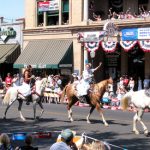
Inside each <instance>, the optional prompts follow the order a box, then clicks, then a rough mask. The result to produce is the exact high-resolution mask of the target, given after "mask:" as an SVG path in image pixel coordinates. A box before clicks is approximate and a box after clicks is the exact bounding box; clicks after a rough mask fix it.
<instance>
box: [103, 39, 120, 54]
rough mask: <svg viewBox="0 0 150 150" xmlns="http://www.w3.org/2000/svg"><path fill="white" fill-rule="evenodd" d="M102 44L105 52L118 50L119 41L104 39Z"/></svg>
mask: <svg viewBox="0 0 150 150" xmlns="http://www.w3.org/2000/svg"><path fill="white" fill-rule="evenodd" d="M101 45H102V48H103V50H104V51H105V52H108V53H112V52H114V51H115V50H116V47H117V42H114V41H107V42H105V41H102V42H101Z"/></svg>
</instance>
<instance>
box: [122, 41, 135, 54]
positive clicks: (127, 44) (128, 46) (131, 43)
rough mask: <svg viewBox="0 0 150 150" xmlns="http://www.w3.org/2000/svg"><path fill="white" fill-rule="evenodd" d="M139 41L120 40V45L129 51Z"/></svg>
mask: <svg viewBox="0 0 150 150" xmlns="http://www.w3.org/2000/svg"><path fill="white" fill-rule="evenodd" d="M136 43H137V41H120V45H121V47H122V48H123V49H124V50H125V51H126V52H128V51H129V50H131V49H132V48H133V47H134V46H135V44H136Z"/></svg>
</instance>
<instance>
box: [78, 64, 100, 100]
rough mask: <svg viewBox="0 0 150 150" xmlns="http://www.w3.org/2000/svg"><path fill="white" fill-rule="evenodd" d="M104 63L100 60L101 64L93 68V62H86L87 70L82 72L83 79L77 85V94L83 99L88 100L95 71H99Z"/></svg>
mask: <svg viewBox="0 0 150 150" xmlns="http://www.w3.org/2000/svg"><path fill="white" fill-rule="evenodd" d="M101 65H102V63H101V62H100V63H99V65H98V66H97V67H96V68H94V69H91V64H89V63H88V64H86V66H85V70H84V71H83V74H82V80H81V82H80V84H78V85H77V93H78V94H77V95H78V97H80V98H81V99H82V100H83V101H85V100H86V96H87V94H88V92H89V89H90V87H91V86H90V84H91V83H92V79H93V77H94V75H93V73H94V72H95V71H97V70H98V69H99V68H100V67H101Z"/></svg>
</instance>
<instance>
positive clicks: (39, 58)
mask: <svg viewBox="0 0 150 150" xmlns="http://www.w3.org/2000/svg"><path fill="white" fill-rule="evenodd" d="M72 49H73V46H72V40H61V39H60V40H36V41H30V42H29V43H28V44H27V46H26V47H25V49H24V50H23V52H22V53H21V55H20V56H19V57H18V59H17V61H16V62H15V63H14V68H24V67H26V66H27V65H29V64H30V65H32V67H33V68H51V69H58V68H60V67H72V59H73V56H72V55H73V52H72V51H73V50H72Z"/></svg>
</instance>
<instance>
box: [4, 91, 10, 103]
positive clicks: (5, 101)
mask: <svg viewBox="0 0 150 150" xmlns="http://www.w3.org/2000/svg"><path fill="white" fill-rule="evenodd" d="M9 100H10V92H9V90H8V91H7V92H6V94H5V96H4V99H3V101H2V104H4V105H7V104H9Z"/></svg>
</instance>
